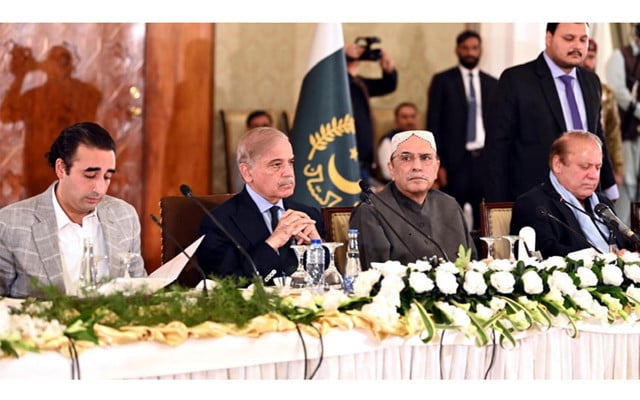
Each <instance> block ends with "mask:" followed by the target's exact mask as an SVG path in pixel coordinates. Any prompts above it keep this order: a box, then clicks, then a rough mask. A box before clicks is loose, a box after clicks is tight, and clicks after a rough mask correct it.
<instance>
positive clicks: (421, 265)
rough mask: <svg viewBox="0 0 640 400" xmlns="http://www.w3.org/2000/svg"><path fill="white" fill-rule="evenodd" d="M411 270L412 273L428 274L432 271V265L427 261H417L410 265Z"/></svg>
mask: <svg viewBox="0 0 640 400" xmlns="http://www.w3.org/2000/svg"><path fill="white" fill-rule="evenodd" d="M408 266H409V268H410V269H411V270H412V271H419V272H426V271H431V263H430V262H429V261H425V260H416V262H414V263H409V265H408Z"/></svg>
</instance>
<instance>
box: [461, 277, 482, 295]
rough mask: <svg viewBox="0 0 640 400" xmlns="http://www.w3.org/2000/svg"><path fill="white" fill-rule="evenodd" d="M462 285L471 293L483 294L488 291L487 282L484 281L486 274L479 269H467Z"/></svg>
mask: <svg viewBox="0 0 640 400" xmlns="http://www.w3.org/2000/svg"><path fill="white" fill-rule="evenodd" d="M462 287H463V289H464V290H465V292H467V293H469V294H478V295H483V294H485V292H486V291H487V283H486V282H485V281H484V276H483V275H482V273H480V272H478V271H467V273H466V274H465V275H464V283H463V285H462Z"/></svg>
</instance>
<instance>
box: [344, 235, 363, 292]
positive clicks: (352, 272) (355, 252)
mask: <svg viewBox="0 0 640 400" xmlns="http://www.w3.org/2000/svg"><path fill="white" fill-rule="evenodd" d="M347 237H348V239H349V242H348V243H347V263H346V264H345V267H344V276H343V279H342V288H343V290H344V292H345V293H347V294H352V293H353V282H354V281H355V280H356V278H357V277H358V275H359V274H360V272H361V271H362V267H361V266H360V249H359V248H358V230H357V229H349V232H348V234H347Z"/></svg>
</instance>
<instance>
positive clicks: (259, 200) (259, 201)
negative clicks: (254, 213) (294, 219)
mask: <svg viewBox="0 0 640 400" xmlns="http://www.w3.org/2000/svg"><path fill="white" fill-rule="evenodd" d="M245 187H246V188H247V193H249V197H251V200H253V202H254V203H256V206H258V210H260V212H261V213H263V212H265V211H267V210H269V209H270V208H271V207H273V206H274V205H275V206H278V207H280V208H281V209H283V210H284V202H283V201H282V199H280V200H278V201H277V202H276V204H271V203H270V202H269V201H268V200H267V199H265V198H264V197H262V196H261V195H259V194H258V193H257V192H256V191H255V190H253V189H252V188H251V186H249V185H245Z"/></svg>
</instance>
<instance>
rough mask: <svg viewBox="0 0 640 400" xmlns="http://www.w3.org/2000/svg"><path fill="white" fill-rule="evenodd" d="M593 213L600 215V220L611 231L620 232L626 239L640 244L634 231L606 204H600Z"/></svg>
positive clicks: (639, 239)
mask: <svg viewBox="0 0 640 400" xmlns="http://www.w3.org/2000/svg"><path fill="white" fill-rule="evenodd" d="M593 211H595V212H596V214H598V216H599V217H600V218H602V220H603V221H604V223H605V224H606V225H607V226H608V227H609V228H611V229H613V230H616V231H618V232H620V233H621V234H622V235H623V236H624V237H626V238H627V239H629V240H632V241H633V242H634V243H635V244H640V238H639V237H638V235H636V233H635V232H634V231H632V230H631V228H629V227H628V226H627V225H626V224H625V223H624V222H622V221H621V220H620V218H618V216H617V215H615V214H614V213H613V211H611V209H610V208H609V206H607V205H606V204H604V203H598V204H596V206H595V207H594V208H593Z"/></svg>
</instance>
